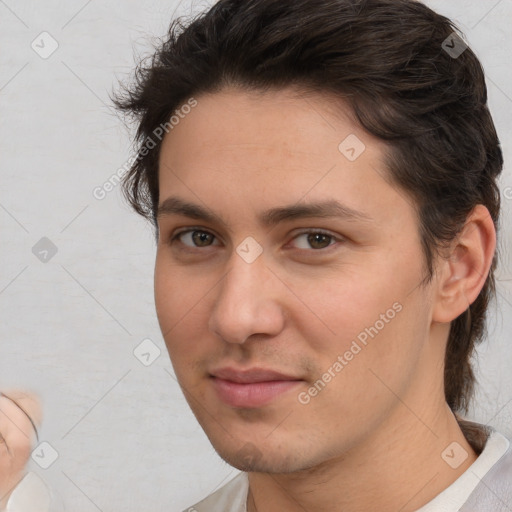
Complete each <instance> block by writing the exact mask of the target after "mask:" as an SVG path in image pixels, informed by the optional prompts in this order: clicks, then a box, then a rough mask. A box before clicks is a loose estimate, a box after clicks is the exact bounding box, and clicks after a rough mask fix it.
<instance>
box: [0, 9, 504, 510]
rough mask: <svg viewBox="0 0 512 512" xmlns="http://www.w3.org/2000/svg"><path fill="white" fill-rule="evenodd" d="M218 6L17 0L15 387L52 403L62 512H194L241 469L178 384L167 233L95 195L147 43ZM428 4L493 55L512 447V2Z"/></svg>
mask: <svg viewBox="0 0 512 512" xmlns="http://www.w3.org/2000/svg"><path fill="white" fill-rule="evenodd" d="M209 3H211V2H203V3H197V2H196V3H194V4H193V5H192V4H191V3H190V2H182V3H181V4H178V2H176V1H171V0H169V1H164V0H125V1H123V2H113V1H109V0H107V1H104V0H103V1H99V0H92V1H89V2H87V1H85V0H73V1H69V0H68V1H66V2H65V1H58V0H47V1H45V2H36V1H27V0H16V1H15V0H6V1H5V2H1V3H0V148H1V149H0V155H1V160H0V169H1V171H0V172H1V175H0V176H1V181H0V183H1V185H0V190H1V194H0V225H1V231H0V233H1V240H2V251H1V263H0V310H1V315H2V316H1V318H2V321H1V323H0V339H1V345H0V347H1V350H0V389H5V388H13V387H20V388H28V389H34V390H35V391H37V392H38V393H39V394H40V396H41V398H42V400H43V405H44V413H45V418H44V423H43V427H42V429H41V436H40V437H41V441H45V442H47V443H49V444H50V445H51V446H52V447H53V448H54V449H55V450H56V451H57V452H58V458H57V459H56V460H55V462H54V463H53V464H52V465H51V466H50V467H49V468H48V469H42V468H41V467H39V466H38V465H37V464H36V463H34V462H31V464H30V467H29V469H30V470H32V471H35V472H37V473H38V474H39V475H40V476H41V477H42V478H43V479H44V480H45V481H46V482H47V483H48V484H49V485H50V486H51V487H52V488H53V489H55V490H56V491H57V493H58V497H57V500H58V501H59V503H60V505H59V506H60V507H61V509H62V510H71V511H80V512H89V511H90V512H97V511H98V510H101V511H103V512H107V511H120V510H124V511H125V512H136V511H140V510H155V511H160V510H161V511H164V510H165V511H178V510H182V509H184V508H185V507H186V506H188V505H191V504H193V503H195V502H196V501H198V500H199V499H200V498H202V497H204V496H205V495H207V494H209V493H211V492H212V491H213V490H214V489H216V488H217V487H218V486H220V485H221V484H222V483H224V482H225V481H226V480H227V479H228V478H231V477H232V476H234V475H235V474H236V473H237V471H236V470H235V469H233V468H231V467H230V466H228V465H227V464H226V463H225V462H223V461H222V460H221V459H220V458H219V457H218V456H217V455H216V453H215V451H214V450H213V448H212V447H211V445H210V443H209V442H208V440H207V438H206V436H205V434H204V433H203V432H202V430H201V428H200V427H199V425H198V424H197V422H196V420H195V418H194V417H193V415H192V413H191V412H190V411H189V408H188V405H187V404H186V402H185V400H184V398H183V396H182V393H181V390H180V388H179V386H178V384H177V383H176V380H175V378H174V373H173V370H172V367H171V364H170V361H169V357H168V355H167V352H166V349H165V345H164V343H163V340H162V337H161V334H160V331H159V327H158V323H157V320H156V315H155V311H154V302H153V289H152V287H153V282H152V279H153V278H152V273H153V263H154V254H155V245H154V240H153V233H152V230H151V227H150V226H149V225H148V224H147V223H145V222H144V221H143V220H141V219H140V218H138V217H137V216H136V214H135V213H132V212H131V211H130V210H129V208H128V206H127V205H126V204H125V203H124V202H123V199H122V197H121V194H120V188H119V187H115V188H114V190H112V191H111V192H109V193H108V194H107V195H106V197H105V198H103V199H96V198H95V197H94V195H93V191H94V190H95V188H96V187H101V186H102V185H103V184H104V183H105V182H106V181H107V180H108V179H109V178H110V177H111V176H112V175H113V174H115V173H116V171H117V170H118V169H119V168H120V167H122V166H123V165H124V164H125V162H126V160H127V159H128V157H129V156H130V155H131V148H130V135H131V133H130V132H129V131H128V130H127V129H126V128H125V126H124V125H123V124H122V122H121V121H120V119H118V118H117V117H116V115H115V114H114V113H113V112H112V110H111V108H110V100H109V93H110V92H111V91H112V88H113V87H115V85H116V83H117V80H118V79H123V78H127V77H128V76H129V73H130V72H131V71H132V69H133V63H134V50H135V51H136V52H137V53H138V54H144V53H145V52H146V51H147V49H148V48H149V45H150V43H151V40H152V38H154V37H156V36H162V35H164V34H165V32H166V29H167V27H168V25H169V22H170V20H171V17H172V16H173V15H174V13H175V12H176V13H179V14H182V13H188V12H190V11H191V9H193V10H198V9H200V8H201V7H202V6H204V5H208V4H209ZM427 3H428V5H430V6H431V7H433V8H434V9H435V10H438V11H439V12H441V13H443V14H446V15H448V16H449V17H451V18H452V19H454V20H455V21H456V22H457V24H458V25H459V27H460V28H461V29H462V30H463V32H464V33H465V35H466V38H467V40H468V42H469V43H470V45H471V47H472V48H473V50H474V51H475V52H476V54H477V55H478V56H479V58H480V59H481V61H482V63H483V65H484V69H485V71H486V75H487V83H488V91H489V104H490V109H491V112H492V114H493V117H494V120H495V123H496V127H497V130H498V134H499V136H500V139H501V141H502V146H503V150H504V155H505V161H506V168H505V171H504V175H503V177H502V180H501V189H502V192H503V224H502V231H501V234H500V236H501V242H500V247H501V248H500V250H501V255H502V262H501V264H500V269H499V272H498V302H497V305H494V306H493V313H492V314H491V321H490V324H489V339H488V340H487V341H486V342H485V343H484V344H483V345H482V346H481V347H479V349H478V354H479V356H478V361H477V365H478V366H477V369H478V378H479V382H480V385H479V387H478V395H477V402H476V405H475V408H474V410H473V411H472V413H471V417H472V418H474V419H476V420H477V421H480V422H482V423H486V424H490V425H492V426H494V427H496V428H497V429H499V430H501V431H502V432H503V433H504V434H507V435H509V436H512V423H511V418H512V372H510V368H511V367H512V350H511V349H510V333H511V332H512V272H511V269H512V259H511V256H510V254H511V247H512V242H511V239H512V236H511V235H512V224H511V222H510V218H511V215H510V213H511V204H512V174H511V170H510V169H511V166H510V163H509V162H510V161H511V157H512V99H511V98H512V57H511V56H512V37H511V28H510V20H511V19H512V2H510V1H509V0H502V1H501V2H496V1H495V0H492V1H491V0H485V1H482V0H452V1H450V2H446V1H442V0H436V1H429V2H427ZM44 31H46V32H48V33H49V34H51V37H52V38H54V39H55V40H56V41H57V42H58V45H59V46H58V49H57V50H56V51H55V52H54V53H53V54H52V55H51V56H50V57H48V58H47V59H43V58H41V57H40V55H39V54H38V53H36V51H34V50H33V48H32V47H31V44H32V42H33V41H34V40H35V44H37V45H39V46H38V47H39V51H43V50H44V51H48V50H49V49H51V44H52V41H51V40H50V39H49V38H48V36H40V34H41V32H44ZM41 38H46V39H44V42H43V43H41ZM507 187H511V188H507ZM506 191H508V192H507V193H505V192H506ZM505 196H506V197H505ZM42 237H47V238H48V239H49V240H51V242H52V243H53V244H54V246H55V247H56V249H57V253H56V254H55V255H54V256H53V257H51V259H49V261H48V262H42V261H40V259H38V258H37V257H36V255H34V254H33V252H32V251H33V247H34V246H35V244H36V243H38V241H40V239H41V238H42ZM40 243H42V244H43V245H42V246H36V248H38V251H39V253H40V256H41V257H43V256H44V254H46V253H44V252H43V253H41V251H44V250H48V251H50V252H48V255H47V257H48V258H49V256H50V255H51V247H50V246H47V245H45V242H40ZM36 252H37V251H36ZM495 311H496V312H495ZM147 338H149V339H150V340H152V342H153V343H154V345H155V346H156V347H158V348H159V349H160V351H161V355H160V357H158V358H157V359H156V360H155V361H154V362H153V363H152V364H151V365H149V366H144V365H143V364H142V363H141V362H140V361H139V360H138V359H137V358H136V357H135V356H134V354H133V351H134V349H135V347H137V346H138V345H139V344H140V343H141V341H142V340H144V339H147ZM47 453H49V452H48V450H47ZM55 510H57V508H56V509H55Z"/></svg>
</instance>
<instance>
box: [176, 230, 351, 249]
mask: <svg viewBox="0 0 512 512" xmlns="http://www.w3.org/2000/svg"><path fill="white" fill-rule="evenodd" d="M194 232H199V233H207V234H208V235H211V236H213V237H214V238H215V239H217V237H216V236H215V235H214V234H213V233H211V232H210V231H207V230H205V229H202V228H195V227H192V228H188V229H184V230H182V231H178V232H176V233H174V234H173V235H172V236H171V238H170V241H169V244H173V243H174V242H175V241H176V240H177V241H180V240H179V238H180V237H181V236H183V235H185V234H188V233H194ZM302 235H323V236H327V237H329V238H330V239H331V242H333V241H334V242H343V241H344V240H343V239H342V238H339V237H337V236H335V235H333V234H332V233H329V232H327V231H323V230H321V229H308V230H303V231H301V232H299V233H296V234H295V235H294V237H293V239H292V240H295V239H296V238H298V237H300V236H302ZM181 243H183V242H181ZM183 245H185V244H183ZM333 245H335V244H333V243H330V244H329V245H327V246H326V247H323V248H321V249H313V248H311V249H300V248H299V249H298V250H299V251H308V250H310V251H314V252H320V251H326V250H327V249H329V247H332V246H333ZM212 246H213V245H207V246H205V248H206V247H212ZM185 247H186V248H187V249H188V250H191V251H194V250H196V249H201V247H198V246H194V247H190V246H189V245H185Z"/></svg>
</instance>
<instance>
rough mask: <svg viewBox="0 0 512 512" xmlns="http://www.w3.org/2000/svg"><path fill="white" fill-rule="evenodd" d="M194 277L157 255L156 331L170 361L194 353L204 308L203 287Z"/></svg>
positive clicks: (155, 285) (155, 286)
mask: <svg viewBox="0 0 512 512" xmlns="http://www.w3.org/2000/svg"><path fill="white" fill-rule="evenodd" d="M198 281H199V280H197V279H189V278H188V277H187V276H186V275H185V273H184V272H183V271H182V270H181V269H179V268H177V267H171V266H169V265H168V264H166V263H163V262H162V258H159V257H158V256H157V261H156V265H155V283H154V289H155V307H156V313H157V317H158V322H159V324H160V330H161V331H162V336H163V338H164V340H165V343H166V346H167V349H168V351H169V355H170V356H171V360H173V363H174V359H176V358H182V357H184V356H186V355H187V354H189V355H192V354H193V353H194V347H197V346H198V345H199V344H198V342H197V340H198V337H199V332H200V330H201V326H202V325H203V324H202V314H201V311H202V310H203V308H204V307H205V303H206V302H207V299H206V298H205V293H206V292H205V290H208V288H205V287H204V286H202V285H201V283H200V282H198Z"/></svg>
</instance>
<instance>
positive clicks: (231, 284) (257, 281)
mask: <svg viewBox="0 0 512 512" xmlns="http://www.w3.org/2000/svg"><path fill="white" fill-rule="evenodd" d="M282 288H283V285H282V283H280V281H279V280H278V279H277V278H276V277H275V276H274V275H273V273H272V271H271V270H270V269H269V268H268V267H267V265H266V263H265V260H264V258H263V256H260V257H258V258H257V259H256V260H255V261H253V262H252V263H247V262H246V261H244V259H242V258H241V257H240V256H239V255H238V254H237V253H235V252H233V255H232V257H231V258H230V265H229V269H228V272H227V273H226V275H225V276H224V278H223V279H221V281H220V283H219V284H218V288H217V297H216V300H215V304H214V307H213V310H212V313H211V315H210V319H209V328H210V330H211V331H212V332H214V333H215V334H216V335H218V336H219V337H220V338H222V339H223V340H224V341H226V342H228V343H239V344H241V343H244V341H246V340H247V339H248V338H250V337H251V336H252V335H262V336H263V335H267V336H276V335H277V334H279V333H280V332H281V331H282V329H283V327H284V323H285V315H284V312H283V305H282V303H281V302H280V294H283V293H284V292H283V290H282Z"/></svg>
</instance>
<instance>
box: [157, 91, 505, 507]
mask: <svg viewBox="0 0 512 512" xmlns="http://www.w3.org/2000/svg"><path fill="white" fill-rule="evenodd" d="M196 99H197V102H198V104H197V106H196V107H195V108H193V109H192V110H191V112H190V113H189V114H188V115H187V116H186V117H185V118H184V119H182V120H181V121H180V123H179V124H178V125H177V126H175V127H174V128H173V130H172V131H171V132H169V134H168V135H166V137H165V139H164V141H163V146H162V150H161V153H160V168H159V183H160V204H162V203H163V202H164V201H165V200H166V199H167V198H169V197H170V196H175V197H178V198H180V199H182V200H183V201H187V202H191V203H194V204H196V205H199V206H202V207H203V208H206V209H207V210H208V211H209V212H212V213H214V214H216V215H217V216H219V217H220V218H222V219H223V220H224V224H223V223H220V222H219V221H210V220H205V219H197V218H191V217H189V216H187V215H184V214H176V213H171V212H169V211H167V212H166V211H162V212H161V214H160V215H159V216H158V227H159V241H158V249H157V257H156V266H155V300H156V307H157V314H158V319H159V322H160V327H161V329H162V333H163V335H164V338H165V342H166V345H167V348H168V351H169V354H170V358H171V361H172V364H173V367H174V370H175V373H176V376H177V379H178V381H179V383H180V386H181V387H182V389H183V391H184V394H185V396H186V398H187V400H188V403H189V404H190V407H191V409H192V411H193V412H194V414H195V416H196V418H197V420H198V421H199V423H200V424H201V426H202V428H203V429H204V431H205V432H206V434H207V436H208V437H209V439H210V441H211V443H212V445H213V446H214V447H215V449H216V450H217V452H218V453H219V454H220V456H221V457H222V458H223V459H224V460H225V461H227V462H228V463H229V464H231V465H233V466H234V467H236V468H239V469H241V470H244V471H248V472H249V484H250V493H249V497H248V511H249V512H253V511H256V510H258V511H259V512H262V511H265V512H274V511H276V512H277V511H280V512H282V511H290V512H291V511H304V510H308V511H309V510H311V511H312V510H315V511H317V512H323V511H328V510H329V511H332V510H343V511H344V512H356V511H368V510H377V509H378V510H380V511H381V512H387V511H389V512H391V511H393V512H396V511H397V510H400V511H401V512H408V511H413V510H416V509H417V508H418V507H420V506H422V505H424V504H425V503H427V502H428V501H430V500H431V499H432V498H434V497H435V496H436V495H437V494H439V493H440V492H441V491H442V490H443V489H445V488H446V487H448V486H449V485H450V484H451V483H453V482H454V481H455V480H456V479H457V478H458V477H459V476H460V475H461V474H462V473H463V472H464V471H465V470H466V469H467V468H468V467H469V466H470V465H471V464H472V463H473V462H474V460H475V459H476V454H475V452H474V451H473V450H472V448H471V446H470V445H469V444H468V442H467V441H466V440H465V438H464V436H463V434H462V432H461V430H460V429H459V427H458V424H457V422H456V420H455V417H454V415H453V414H452V412H451V411H450V409H449V407H448V406H447V404H446V402H445V399H444V390H443V357H444V353H445V347H446V340H447V336H448V332H449V325H450V322H451V320H453V319H455V318H456V317H457V316H458V315H460V314H461V313H462V312H463V311H464V310H465V309H466V308H467V307H468V305H469V304H470V303H471V302H473V301H474V300H475V298H476V297H477V296H478V293H479V291H480V290H481V288H482V286H483V284H484V281H485V276H486V275H487V273H488V270H489V267H490V264H491V260H492V255H493V253H494V250H495V243H496V240H495V231H494V227H493V224H492V221H491V219H490V217H489V214H488V211H487V210H486V209H485V208H484V207H483V206H481V205H479V206H478V207H477V208H475V210H474V211H473V212H472V213H471V215H470V216H469V217H468V220H467V223H466V226H465V228H464V229H463V231H462V233H461V235H460V236H459V237H458V238H457V240H456V241H455V242H454V244H453V246H452V247H450V248H448V250H447V252H446V254H445V255H444V257H443V258H440V259H439V260H438V262H437V263H436V270H437V272H436V275H435V277H434V279H433V280H432V281H431V282H430V284H428V285H423V286H422V285H421V283H422V280H423V278H424V277H425V268H424V259H423V253H422V249H421V245H420V237H419V234H418V218H417V215H416V212H415V209H414V203H413V202H412V200H411V199H410V198H409V197H408V196H407V194H406V193H405V192H404V191H402V190H400V189H398V188H397V187H396V186H395V185H393V184H392V183H391V182H390V181H389V180H388V179H386V172H385V166H384V160H383V159H384V155H385V152H386V150H387V147H386V146H385V144H384V143H383V142H382V141H380V140H378V139H376V138H374V137H373V136H371V135H369V134H368V133H366V132H365V131H364V130H363V129H362V128H361V127H359V126H358V125H357V124H356V123H355V122H354V121H353V119H352V118H351V117H350V114H349V110H348V109H347V108H346V106H344V105H343V104H342V103H341V102H340V101H333V98H329V97H327V96H325V95H319V94H310V95H308V96H307V97H306V96H304V95H301V94H300V93H299V92H298V91H296V90H292V89H289V88H288V89H283V90H281V91H272V92H266V93H255V92H251V93H249V92H247V91H241V90H238V89H234V88H232V89H223V90H222V91H220V92H217V93H215V94H209V95H202V96H198V97H197V98H196ZM349 134H355V135H356V136H357V137H358V138H359V139H360V140H361V141H362V142H363V143H364V145H365V146H366V149H365V150H364V152H363V153H362V154H361V155H360V156H359V157H358V158H357V159H356V160H355V161H353V162H351V161H349V160H348V159H347V158H346V157H345V156H344V155H343V154H342V153H341V152H340V151H339V150H338V145H339V144H340V142H341V141H343V140H344V139H345V138H346V137H347V136H348V135H349ZM332 199H334V200H337V201H339V202H340V203H342V204H343V205H346V206H348V207H350V208H353V209H355V210H358V211H360V212H363V213H364V214H365V215H366V216H367V217H369V218H370V220H366V221H363V220H354V219H352V220H347V219H344V218H332V217H329V218H327V217H310V218H295V219H288V220H283V221H281V222H279V223H278V224H276V225H273V226H268V225H264V224H262V223H260V222H259V220H258V215H259V214H260V212H262V211H265V210H267V209H270V208H276V207H283V206H285V205H286V206H287V205H294V204H297V203H300V204H306V203H308V204H309V203H313V202H317V201H325V200H332ZM192 228H193V229H192ZM186 229H189V230H192V231H194V230H195V231H200V232H201V233H199V234H198V233H196V234H195V235H194V236H195V238H194V237H193V236H192V232H191V231H189V232H188V234H187V233H182V234H181V236H179V237H175V238H174V239H173V237H174V235H176V233H177V231H178V230H180V231H183V230H186ZM301 230H302V231H304V230H308V231H309V232H310V233H313V234H314V233H315V232H317V231H318V230H321V231H322V232H327V234H328V235H330V236H331V237H330V238H329V237H325V238H322V237H320V240H319V241H318V238H315V237H311V236H310V237H309V238H308V234H301ZM247 236H251V237H253V238H254V239H255V240H256V241H257V242H258V244H260V246H261V247H262V249H263V252H262V254H261V255H260V256H259V257H258V258H256V259H255V261H254V262H252V263H247V262H246V261H245V260H244V259H243V258H242V257H240V256H239V254H237V252H236V249H237V247H238V246H239V245H240V244H241V242H242V241H243V240H244V239H245V238H246V237H247ZM394 303H399V304H400V305H401V306H402V309H401V311H400V312H399V313H397V314H396V315H395V316H394V318H393V319H392V320H390V321H389V322H387V323H386V324H385V326H384V327H383V328H382V329H380V330H379V332H378V334H377V335H376V336H375V337H374V338H373V339H371V338H369V340H368V343H367V345H366V346H364V348H363V349H362V350H361V351H360V352H359V353H358V354H357V355H356V356H354V357H353V359H352V360H351V361H349V362H348V364H347V365H346V366H344V367H343V369H342V371H340V372H338V373H336V376H335V377H334V378H332V379H331V381H330V382H329V383H328V384H327V385H326V386H325V387H324V388H323V389H322V390H321V391H320V392H319V393H318V394H317V395H316V396H314V397H312V398H311V400H310V401H309V403H307V404H302V403H300V402H299V400H298V395H299V393H301V392H302V393H304V392H307V390H308V389H309V388H311V386H312V385H313V384H314V383H315V381H317V380H318V379H319V378H321V377H322V375H323V374H324V373H325V372H327V371H328V369H329V368H332V366H333V363H334V362H335V361H336V360H337V358H338V356H339V355H340V354H341V355H342V354H344V353H345V352H346V351H347V350H348V349H349V348H350V346H351V343H352V341H353V340H355V339H357V336H358V334H359V333H361V332H362V331H364V329H365V328H367V327H370V326H373V325H375V323H376V321H377V320H379V318H381V317H380V315H381V314H383V313H385V312H386V311H387V310H389V309H390V308H391V307H392V305H393V304H394ZM225 366H232V367H236V368H238V369H245V368H250V367H254V366H259V367H264V368H271V369H273V370H277V371H280V372H282V373H285V374H287V375H292V376H294V377H296V378H298V379H301V382H299V383H298V384H296V385H295V386H294V387H293V388H292V389H289V390H288V391H286V392H285V393H283V394H281V395H280V396H278V397H276V398H275V399H274V400H273V401H272V402H270V403H269V404H267V405H264V406H261V407H256V408H254V407H253V408H251V407H233V406H230V405H227V404H225V403H224V402H223V401H222V400H220V398H219V396H218V395H217V393H216V392H215V390H214V387H213V385H212V379H211V378H210V372H211V371H213V370H214V369H216V368H220V367H225ZM452 442H457V443H458V444H459V445H460V450H464V451H465V452H466V453H467V458H466V460H465V461H464V462H463V463H462V464H460V465H459V466H458V467H457V468H456V469H453V468H452V467H450V466H449V465H448V464H447V463H446V462H445V460H443V458H442V457H441V454H442V453H443V450H445V449H446V448H447V446H448V445H450V443H452ZM247 443H251V444H250V445H248V444H247ZM248 451H249V452H250V454H252V457H248V456H247V452H248Z"/></svg>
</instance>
